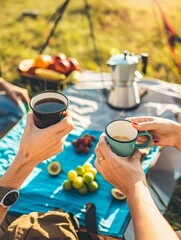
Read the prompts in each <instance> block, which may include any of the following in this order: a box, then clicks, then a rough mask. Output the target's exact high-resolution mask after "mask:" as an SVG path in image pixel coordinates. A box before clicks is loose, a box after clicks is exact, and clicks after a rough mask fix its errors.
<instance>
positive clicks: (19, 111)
mask: <svg viewBox="0 0 181 240" xmlns="http://www.w3.org/2000/svg"><path fill="white" fill-rule="evenodd" d="M25 113H26V108H25V106H24V104H23V103H22V101H21V100H19V106H17V105H16V104H15V103H14V102H13V101H12V100H11V99H10V98H9V97H8V96H6V95H5V94H4V93H2V94H0V136H3V135H4V134H5V133H6V132H7V131H8V130H9V129H10V128H11V127H12V126H13V125H15V124H16V123H17V122H18V121H19V120H20V119H21V118H22V117H23V115H24V114H25Z"/></svg>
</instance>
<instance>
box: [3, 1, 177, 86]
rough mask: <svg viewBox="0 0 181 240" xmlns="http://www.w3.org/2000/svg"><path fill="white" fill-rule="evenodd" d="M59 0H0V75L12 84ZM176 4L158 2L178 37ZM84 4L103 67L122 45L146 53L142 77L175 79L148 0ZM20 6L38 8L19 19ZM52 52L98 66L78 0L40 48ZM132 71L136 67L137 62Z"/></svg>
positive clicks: (34, 49) (153, 7)
mask: <svg viewBox="0 0 181 240" xmlns="http://www.w3.org/2000/svg"><path fill="white" fill-rule="evenodd" d="M63 2H64V1H63V0H62V1H59V2H58V3H57V1H48V0H44V1H35V0H26V1H22V0H11V1H10V0H6V1H2V0H0V4H1V15H0V29H1V38H0V39H1V41H0V56H1V64H2V70H3V76H4V77H5V78H6V79H7V80H9V81H17V82H18V79H19V75H18V72H17V67H18V64H19V62H20V61H21V60H22V59H25V58H34V57H36V56H37V54H38V53H39V51H40V49H41V47H42V45H43V43H44V42H45V40H46V37H47V33H48V31H49V29H50V28H51V26H52V25H48V24H47V20H48V18H49V17H50V16H51V14H52V13H53V12H54V11H55V10H56V9H57V7H59V6H60V5H61V4H62V3H63ZM179 3H180V1H179V0H175V1H171V0H165V1H164V0H162V1H161V4H162V7H163V9H164V11H165V13H166V15H167V17H168V19H169V21H170V23H171V24H172V26H173V27H174V29H175V30H176V32H177V33H178V35H181V29H180V18H179V14H180V10H181V5H180V4H179ZM89 5H90V14H91V16H92V21H93V26H94V32H95V37H96V43H97V46H98V50H99V55H100V59H101V65H102V68H103V70H104V71H109V69H108V67H107V66H106V61H107V60H108V59H109V57H110V54H111V52H112V50H114V49H117V51H119V52H122V51H123V50H124V49H128V50H130V51H131V52H134V53H135V54H140V53H142V52H148V53H149V56H150V57H149V65H148V71H147V75H146V76H147V77H152V78H159V79H163V80H166V81H169V82H176V83H179V82H180V75H178V74H177V73H176V71H175V69H176V68H174V67H173V61H172V58H171V55H170V52H169V49H168V46H167V38H166V34H165V31H164V27H163V23H162V21H161V17H160V13H159V11H158V8H157V7H156V5H155V4H153V2H152V1H151V0H147V1H146V0H137V1H134V0H129V1H127V0H122V1H120V0H114V2H112V1H105V0H99V4H98V3H97V1H96V0H89ZM25 9H29V10H35V9H36V10H39V11H40V15H39V17H38V18H37V19H32V18H30V17H22V12H23V10H25ZM177 51H178V53H179V54H181V46H179V45H178V44H177ZM57 52H64V53H65V54H66V55H67V56H73V57H75V58H77V59H78V61H79V63H80V66H81V69H91V70H95V71H98V70H99V68H98V66H97V64H96V61H95V53H94V49H93V43H92V39H91V37H90V31H89V24H88V20H87V17H86V15H85V6H84V0H76V1H75V0H71V1H70V3H69V5H68V7H67V9H66V11H65V13H64V15H63V17H62V20H61V22H60V23H59V24H58V26H57V29H56V31H55V34H54V36H53V38H52V41H51V45H50V46H48V47H47V48H46V49H45V51H44V53H48V54H50V55H54V54H56V53H57ZM138 69H141V64H139V66H138Z"/></svg>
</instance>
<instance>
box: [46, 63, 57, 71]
mask: <svg viewBox="0 0 181 240" xmlns="http://www.w3.org/2000/svg"><path fill="white" fill-rule="evenodd" d="M47 69H51V70H55V64H54V63H50V64H49V65H48V67H47Z"/></svg>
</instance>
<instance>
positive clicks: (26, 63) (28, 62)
mask: <svg viewBox="0 0 181 240" xmlns="http://www.w3.org/2000/svg"><path fill="white" fill-rule="evenodd" d="M34 62H35V60H34V59H25V60H22V61H21V62H20V64H19V66H18V67H19V70H20V71H21V72H27V71H28V70H29V69H30V67H32V66H33V65H34Z"/></svg>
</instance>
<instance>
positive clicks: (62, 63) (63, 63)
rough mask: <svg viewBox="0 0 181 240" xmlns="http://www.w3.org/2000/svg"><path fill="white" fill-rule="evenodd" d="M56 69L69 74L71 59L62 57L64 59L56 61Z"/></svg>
mask: <svg viewBox="0 0 181 240" xmlns="http://www.w3.org/2000/svg"><path fill="white" fill-rule="evenodd" d="M55 70H56V71H58V72H60V73H63V74H65V75H67V74H68V73H69V72H70V70H71V66H70V63H69V61H68V60H67V59H62V60H59V61H56V62H55Z"/></svg>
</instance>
